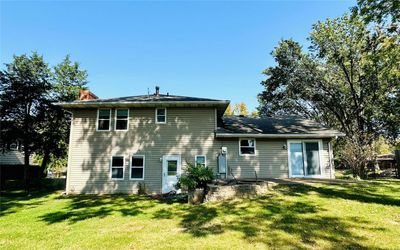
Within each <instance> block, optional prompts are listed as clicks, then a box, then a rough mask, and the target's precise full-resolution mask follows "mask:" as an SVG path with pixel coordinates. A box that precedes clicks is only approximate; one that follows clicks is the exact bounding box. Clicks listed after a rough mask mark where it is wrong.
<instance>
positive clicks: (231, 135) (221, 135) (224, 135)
mask: <svg viewBox="0 0 400 250" xmlns="http://www.w3.org/2000/svg"><path fill="white" fill-rule="evenodd" d="M335 136H344V134H342V133H339V134H338V133H335V134H321V133H315V134H250V133H249V134H235V133H215V137H216V138H244V137H251V138H270V139H274V138H332V137H335Z"/></svg>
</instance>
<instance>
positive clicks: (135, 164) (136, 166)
mask: <svg viewBox="0 0 400 250" xmlns="http://www.w3.org/2000/svg"><path fill="white" fill-rule="evenodd" d="M130 178H131V180H143V179H144V155H133V156H132V159H131V177H130Z"/></svg>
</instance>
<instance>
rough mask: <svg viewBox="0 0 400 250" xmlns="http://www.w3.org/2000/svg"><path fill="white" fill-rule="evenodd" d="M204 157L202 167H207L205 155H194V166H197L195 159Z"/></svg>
mask: <svg viewBox="0 0 400 250" xmlns="http://www.w3.org/2000/svg"><path fill="white" fill-rule="evenodd" d="M199 156H200V157H204V167H207V156H206V155H196V156H195V157H194V164H196V166H197V157H199Z"/></svg>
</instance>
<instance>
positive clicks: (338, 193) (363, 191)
mask: <svg viewBox="0 0 400 250" xmlns="http://www.w3.org/2000/svg"><path fill="white" fill-rule="evenodd" d="M277 189H279V190H280V191H281V192H283V193H285V194H287V195H292V196H301V195H304V194H307V193H310V192H316V193H318V194H319V195H320V196H322V197H325V198H332V199H338V198H341V199H345V200H353V201H358V202H363V203H375V204H380V205H392V206H400V197H399V195H400V189H399V188H394V187H392V186H388V185H386V184H385V183H379V182H370V183H368V184H364V183H359V184H358V183H357V184H348V185H337V184H335V185H301V184H299V185H279V186H278V187H277ZM378 189H382V192H378V191H377V190H378ZM383 192H385V194H383ZM396 196H397V197H396Z"/></svg>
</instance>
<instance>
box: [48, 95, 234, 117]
mask: <svg viewBox="0 0 400 250" xmlns="http://www.w3.org/2000/svg"><path fill="white" fill-rule="evenodd" d="M56 105H59V106H61V107H63V108H66V109H75V108H100V107H105V108H114V107H181V108H185V107H187V108H189V107H190V108H195V107H199V108H201V107H213V108H216V109H217V112H218V115H219V116H222V114H223V113H224V112H225V109H226V108H227V107H228V105H229V101H228V100H216V99H208V98H198V97H189V96H177V95H162V94H160V95H158V96H157V95H154V94H152V95H139V96H127V97H118V98H108V99H92V100H83V101H81V100H76V101H73V102H62V103H57V104H56Z"/></svg>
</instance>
